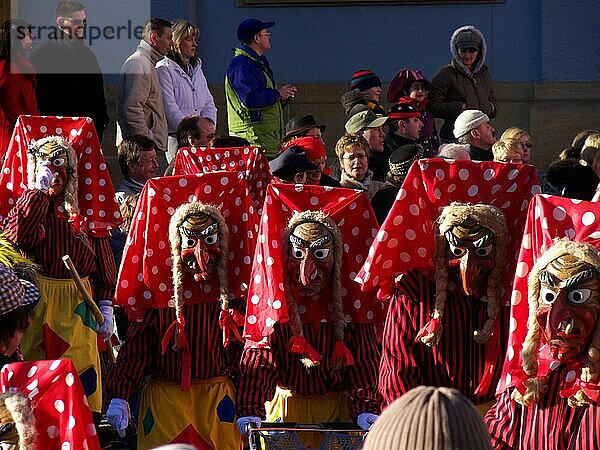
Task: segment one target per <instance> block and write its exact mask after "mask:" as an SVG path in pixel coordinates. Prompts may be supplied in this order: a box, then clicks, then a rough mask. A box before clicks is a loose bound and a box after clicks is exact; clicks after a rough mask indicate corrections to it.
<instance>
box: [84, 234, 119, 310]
mask: <svg viewBox="0 0 600 450" xmlns="http://www.w3.org/2000/svg"><path fill="white" fill-rule="evenodd" d="M90 244H91V246H92V250H93V251H94V254H95V255H96V265H95V270H93V271H92V272H91V273H90V278H91V284H92V287H93V288H94V300H96V302H98V301H100V300H110V301H112V300H113V297H114V295H115V286H116V283H117V267H116V265H115V258H114V257H113V253H112V250H111V248H110V239H109V238H90Z"/></svg>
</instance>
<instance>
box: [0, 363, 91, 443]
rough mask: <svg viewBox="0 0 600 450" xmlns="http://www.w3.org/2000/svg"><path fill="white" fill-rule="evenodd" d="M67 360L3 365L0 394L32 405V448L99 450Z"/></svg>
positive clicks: (78, 388)
mask: <svg viewBox="0 0 600 450" xmlns="http://www.w3.org/2000/svg"><path fill="white" fill-rule="evenodd" d="M76 373H77V372H76V371H75V367H74V366H73V363H72V362H71V361H70V360H68V359H63V360H50V361H35V362H26V363H13V364H7V365H6V366H4V367H3V368H2V370H1V371H0V388H1V391H2V392H7V391H8V392H21V393H23V394H24V395H26V396H27V397H28V398H29V399H30V401H31V402H32V407H33V408H32V409H33V415H34V419H35V427H36V433H37V435H36V448H43V449H59V448H60V449H86V448H87V449H89V450H100V444H99V442H98V436H97V434H96V428H95V426H94V423H93V419H92V413H91V412H90V409H89V407H88V406H87V404H86V402H85V394H84V391H83V387H82V385H81V381H80V380H79V377H78V376H77V375H76Z"/></svg>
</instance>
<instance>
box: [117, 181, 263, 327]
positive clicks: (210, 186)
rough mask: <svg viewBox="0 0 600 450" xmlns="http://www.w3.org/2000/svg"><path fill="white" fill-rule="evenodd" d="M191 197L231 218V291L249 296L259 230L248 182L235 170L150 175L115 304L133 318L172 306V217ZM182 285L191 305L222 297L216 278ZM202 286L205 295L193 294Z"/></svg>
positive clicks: (118, 283) (119, 282) (120, 278)
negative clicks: (148, 311) (170, 222)
mask: <svg viewBox="0 0 600 450" xmlns="http://www.w3.org/2000/svg"><path fill="white" fill-rule="evenodd" d="M192 201H198V202H202V203H205V204H210V205H214V206H216V207H217V208H219V209H220V211H221V213H222V214H223V216H224V217H225V219H226V220H227V225H228V227H229V249H230V253H229V261H228V274H227V276H228V280H229V290H230V293H231V294H233V295H234V296H235V297H240V296H245V294H246V290H247V283H248V280H249V279H250V271H251V258H252V255H253V254H254V246H255V242H256V233H257V231H258V218H257V216H256V212H255V209H254V207H253V206H252V204H251V203H250V197H249V195H248V187H247V184H246V182H245V181H244V180H240V179H238V176H237V174H236V173H234V172H211V173H206V174H198V175H181V176H173V177H162V178H152V179H150V180H148V182H147V183H146V185H145V186H144V189H143V190H142V192H141V194H140V199H139V201H138V206H137V209H136V214H135V217H134V219H133V222H132V224H131V228H130V230H129V237H128V239H127V243H126V245H125V249H124V250H123V264H122V265H121V270H120V273H119V280H118V282H117V290H116V293H115V304H117V305H121V306H123V307H125V308H126V309H127V313H128V315H129V317H130V318H132V319H141V318H142V317H143V314H144V308H167V307H172V306H174V301H173V286H172V284H173V283H172V260H171V249H170V246H169V231H168V230H169V221H170V219H171V216H172V215H173V213H174V212H175V210H176V209H177V207H178V206H180V205H182V204H184V203H187V202H192ZM159 212H160V214H159ZM182 289H183V297H184V298H185V299H186V302H188V303H198V302H206V301H217V300H218V299H219V283H218V280H209V281H207V282H203V283H202V284H201V286H198V285H193V286H192V285H189V286H188V285H187V284H184V285H183V287H182ZM199 289H201V290H202V292H203V294H202V295H192V292H193V291H197V290H199Z"/></svg>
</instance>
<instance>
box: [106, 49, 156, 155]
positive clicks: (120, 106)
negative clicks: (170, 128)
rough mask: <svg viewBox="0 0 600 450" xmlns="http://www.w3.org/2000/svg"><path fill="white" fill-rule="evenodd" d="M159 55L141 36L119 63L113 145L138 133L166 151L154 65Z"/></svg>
mask: <svg viewBox="0 0 600 450" xmlns="http://www.w3.org/2000/svg"><path fill="white" fill-rule="evenodd" d="M162 58H163V56H162V55H161V54H160V53H158V52H157V51H156V50H155V49H154V48H152V46H150V44H148V43H147V42H146V41H144V40H143V39H142V40H141V41H140V45H138V48H137V50H136V51H135V53H134V54H133V55H131V56H130V57H129V58H127V60H126V61H125V64H123V67H122V68H121V74H120V76H119V84H118V87H117V124H118V130H117V144H119V142H120V141H121V137H127V136H131V135H133V134H141V135H142V136H146V137H148V138H150V139H152V140H153V141H154V142H155V143H156V146H157V149H158V150H162V151H166V150H167V119H166V117H165V109H164V105H163V97H162V90H161V88H160V83H159V81H158V75H157V73H156V69H155V68H154V66H155V65H156V63H157V62H158V61H160V60H161V59H162Z"/></svg>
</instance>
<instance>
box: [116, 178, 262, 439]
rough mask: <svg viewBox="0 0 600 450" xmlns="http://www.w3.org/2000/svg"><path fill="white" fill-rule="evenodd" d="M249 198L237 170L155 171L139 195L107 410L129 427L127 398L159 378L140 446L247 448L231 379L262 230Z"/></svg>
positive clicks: (145, 401)
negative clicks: (123, 332) (124, 327)
mask: <svg viewBox="0 0 600 450" xmlns="http://www.w3.org/2000/svg"><path fill="white" fill-rule="evenodd" d="M250 202H251V200H250V197H249V194H248V188H247V184H246V182H245V181H244V180H239V179H238V176H237V174H236V173H232V172H214V173H208V174H199V175H185V176H174V177H164V178H160V179H158V178H155V179H151V180H149V181H148V182H147V183H146V186H145V187H144V190H143V191H142V193H141V196H140V199H139V202H138V208H137V213H136V217H135V219H134V221H133V223H132V226H131V229H130V232H129V239H128V243H127V244H126V247H125V250H124V257H123V261H124V263H123V266H122V269H121V273H120V275H119V281H118V286H117V293H116V303H117V304H119V305H122V306H124V307H125V308H126V309H127V312H128V316H129V318H130V319H131V320H132V323H131V325H130V329H129V331H128V336H127V341H126V343H125V344H124V345H123V347H122V349H121V351H120V352H119V356H118V358H117V362H116V364H115V366H114V367H113V368H112V369H111V371H110V372H109V375H108V379H107V389H108V391H109V392H110V394H111V395H112V396H113V397H114V398H113V399H112V401H111V404H110V407H109V410H108V413H107V415H108V418H109V421H110V423H111V424H113V426H115V428H117V429H118V430H120V431H123V430H124V428H126V427H127V424H128V420H129V418H128V404H127V400H128V399H129V398H130V397H131V395H132V394H133V393H134V392H136V390H137V389H139V388H140V386H141V384H142V381H143V378H144V376H151V381H150V382H149V383H148V384H147V385H146V387H145V388H144V392H143V395H142V403H141V407H140V417H139V427H138V448H139V449H148V448H154V447H156V446H159V445H164V444H168V443H188V444H193V445H196V446H197V447H199V448H218V449H237V448H239V445H240V439H239V435H238V433H237V431H236V429H235V425H234V423H233V421H234V413H235V411H234V400H235V386H234V383H233V381H232V379H233V378H234V377H235V375H236V371H237V368H238V364H239V358H240V355H241V351H242V345H241V342H240V341H241V326H242V325H243V313H244V305H243V302H240V299H241V298H242V297H243V296H245V294H246V291H247V287H248V280H249V278H250V270H251V255H252V254H253V251H254V245H255V239H256V233H257V230H258V224H257V217H256V215H255V214H254V213H253V212H252V211H253V206H252V205H251V203H250ZM167 229H168V233H167ZM238 327H239V329H238Z"/></svg>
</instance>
